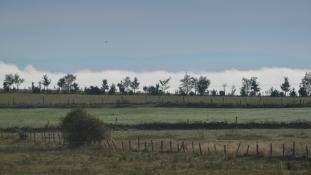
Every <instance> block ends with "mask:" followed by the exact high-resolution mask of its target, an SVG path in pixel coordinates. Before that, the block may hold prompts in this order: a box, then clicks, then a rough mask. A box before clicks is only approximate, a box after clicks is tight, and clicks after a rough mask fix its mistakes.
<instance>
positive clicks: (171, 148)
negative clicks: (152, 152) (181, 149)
mask: <svg viewBox="0 0 311 175" xmlns="http://www.w3.org/2000/svg"><path fill="white" fill-rule="evenodd" d="M170 152H173V147H172V140H170Z"/></svg>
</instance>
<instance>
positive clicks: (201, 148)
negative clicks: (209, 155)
mask: <svg viewBox="0 0 311 175" xmlns="http://www.w3.org/2000/svg"><path fill="white" fill-rule="evenodd" d="M199 150H200V154H201V155H202V148H201V143H200V142H199Z"/></svg>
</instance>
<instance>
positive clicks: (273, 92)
mask: <svg viewBox="0 0 311 175" xmlns="http://www.w3.org/2000/svg"><path fill="white" fill-rule="evenodd" d="M269 91H270V97H278V96H280V92H279V91H278V90H277V89H274V88H273V87H272V88H270V90H269Z"/></svg>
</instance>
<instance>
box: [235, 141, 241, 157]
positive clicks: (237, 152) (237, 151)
mask: <svg viewBox="0 0 311 175" xmlns="http://www.w3.org/2000/svg"><path fill="white" fill-rule="evenodd" d="M240 146H241V143H239V144H238V148H237V150H236V153H235V155H236V156H238V154H239V150H240Z"/></svg>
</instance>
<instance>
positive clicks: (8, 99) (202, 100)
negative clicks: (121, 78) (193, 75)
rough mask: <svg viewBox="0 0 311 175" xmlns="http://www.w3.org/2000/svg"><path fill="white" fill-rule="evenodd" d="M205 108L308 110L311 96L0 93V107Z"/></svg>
mask: <svg viewBox="0 0 311 175" xmlns="http://www.w3.org/2000/svg"><path fill="white" fill-rule="evenodd" d="M119 105H156V106H205V107H250V106H251V107H290V106H291V107H297V106H300V107H303V106H304V107H307V106H309V107H311V98H310V97H236V96H225V97H221V96H174V95H172V96H150V95H130V96H124V95H78V94H26V93H6V94H0V106H1V107H64V106H69V107H70V106H119Z"/></svg>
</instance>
